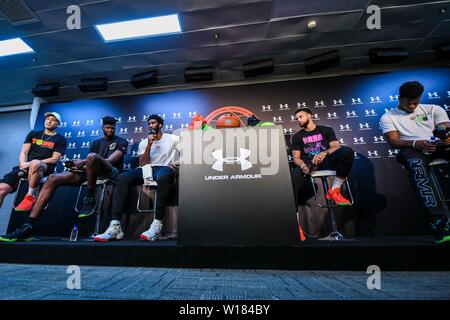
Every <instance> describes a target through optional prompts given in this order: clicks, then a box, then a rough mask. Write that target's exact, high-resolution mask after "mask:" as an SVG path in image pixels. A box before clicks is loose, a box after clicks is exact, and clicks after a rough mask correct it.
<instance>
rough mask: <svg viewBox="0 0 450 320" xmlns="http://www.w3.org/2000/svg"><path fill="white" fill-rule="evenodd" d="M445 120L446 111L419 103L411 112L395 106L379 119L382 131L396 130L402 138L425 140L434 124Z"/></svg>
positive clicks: (429, 135)
mask: <svg viewBox="0 0 450 320" xmlns="http://www.w3.org/2000/svg"><path fill="white" fill-rule="evenodd" d="M424 118H428V119H427V120H425V119H424ZM447 121H449V119H448V116H447V112H446V111H445V110H444V109H443V108H442V107H440V106H438V105H435V104H419V105H418V106H417V108H416V109H414V112H412V113H408V112H406V111H404V110H402V109H400V108H398V107H396V108H394V109H392V110H388V111H387V112H386V113H385V114H383V116H382V117H381V119H380V123H381V130H382V131H383V133H386V132H389V131H398V133H399V134H400V139H403V140H427V139H429V138H430V137H432V136H433V130H434V129H435V128H436V125H438V124H440V123H443V122H447Z"/></svg>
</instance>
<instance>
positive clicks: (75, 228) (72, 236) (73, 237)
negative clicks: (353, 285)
mask: <svg viewBox="0 0 450 320" xmlns="http://www.w3.org/2000/svg"><path fill="white" fill-rule="evenodd" d="M77 238H78V225H76V224H75V225H74V226H73V228H72V231H71V232H70V239H69V241H77Z"/></svg>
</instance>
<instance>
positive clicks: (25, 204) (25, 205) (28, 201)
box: [14, 194, 36, 211]
mask: <svg viewBox="0 0 450 320" xmlns="http://www.w3.org/2000/svg"><path fill="white" fill-rule="evenodd" d="M35 202H36V198H35V197H33V196H32V195H29V194H27V195H26V196H25V198H23V200H22V202H21V203H19V205H18V206H17V207H15V208H14V210H16V211H30V210H31V208H33V205H34V203H35Z"/></svg>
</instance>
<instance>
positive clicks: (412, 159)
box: [397, 147, 450, 216]
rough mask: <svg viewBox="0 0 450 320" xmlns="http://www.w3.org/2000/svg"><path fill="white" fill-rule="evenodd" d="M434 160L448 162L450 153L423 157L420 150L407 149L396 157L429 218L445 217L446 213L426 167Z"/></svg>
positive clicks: (443, 152) (437, 153)
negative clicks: (404, 168) (404, 169)
mask: <svg viewBox="0 0 450 320" xmlns="http://www.w3.org/2000/svg"><path fill="white" fill-rule="evenodd" d="M436 158H441V159H446V160H450V152H449V151H438V152H434V153H433V154H431V155H425V154H423V152H422V151H420V150H417V149H414V148H411V147H407V148H403V149H401V150H400V152H399V153H398V155H397V160H398V161H399V162H400V163H401V164H403V165H404V166H405V167H406V170H407V171H408V175H409V179H410V181H411V184H412V185H413V187H414V189H415V191H416V193H417V195H418V197H419V201H420V203H421V204H422V206H423V207H424V208H425V209H426V210H427V211H428V213H429V214H430V215H431V216H446V215H447V212H446V210H445V208H444V206H443V205H442V203H441V201H440V200H439V195H438V193H437V190H436V187H435V186H434V183H433V181H432V179H431V169H430V167H429V166H428V164H429V163H430V162H431V161H432V160H433V159H436Z"/></svg>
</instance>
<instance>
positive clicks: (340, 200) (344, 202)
mask: <svg viewBox="0 0 450 320" xmlns="http://www.w3.org/2000/svg"><path fill="white" fill-rule="evenodd" d="M326 197H327V199H328V200H333V201H334V202H335V203H336V204H337V205H338V206H351V205H352V204H351V203H350V201H349V200H348V199H346V198H344V197H343V196H342V194H341V189H340V188H334V189H330V190H328V193H327V194H326Z"/></svg>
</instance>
